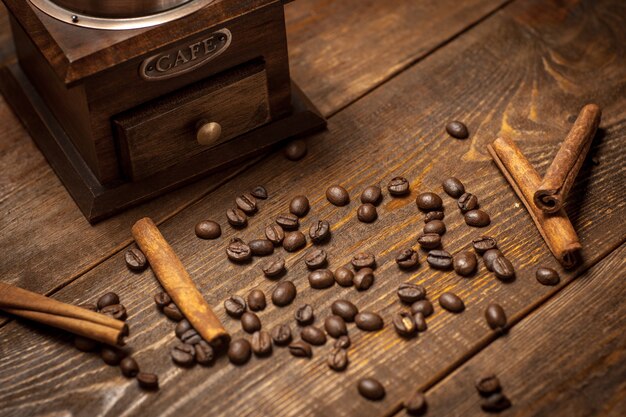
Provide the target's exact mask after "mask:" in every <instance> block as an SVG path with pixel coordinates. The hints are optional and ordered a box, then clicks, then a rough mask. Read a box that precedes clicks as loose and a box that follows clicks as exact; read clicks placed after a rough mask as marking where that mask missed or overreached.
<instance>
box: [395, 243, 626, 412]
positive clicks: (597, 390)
mask: <svg viewBox="0 0 626 417" xmlns="http://www.w3.org/2000/svg"><path fill="white" fill-rule="evenodd" d="M625 259H626V246H624V245H622V246H621V247H620V248H619V249H617V250H615V251H614V252H613V253H612V254H611V255H609V256H608V257H607V258H605V259H604V260H602V262H600V263H599V264H597V265H596V266H594V267H593V268H591V269H590V270H589V271H587V272H586V273H584V274H582V275H581V276H580V277H578V278H577V279H576V280H575V281H574V282H572V283H571V284H570V285H568V286H567V288H565V289H564V290H563V291H562V292H559V293H558V294H557V295H556V296H555V297H554V298H553V299H550V300H549V302H548V303H547V304H546V305H544V306H542V307H541V308H539V309H538V310H537V311H535V312H534V313H533V314H531V315H530V316H529V317H527V318H525V319H524V320H522V321H521V322H520V323H518V324H517V325H515V327H514V328H513V329H512V330H511V331H510V333H509V335H508V336H507V337H503V338H500V339H498V340H496V341H495V342H494V343H492V344H491V345H490V346H489V347H487V348H486V349H484V350H483V351H481V352H480V353H479V354H478V355H476V356H475V357H473V358H472V359H471V360H470V361H468V362H467V363H466V364H464V365H463V366H462V367H461V368H459V369H458V370H457V371H455V372H454V373H453V374H451V375H450V376H449V377H447V378H446V379H445V380H443V381H441V383H439V384H437V385H436V386H435V387H434V388H433V389H431V390H430V391H428V392H427V401H428V406H429V409H428V415H432V416H450V417H453V416H474V415H476V416H484V415H485V414H484V413H483V412H482V411H481V409H480V397H479V395H478V393H477V392H476V390H475V388H474V381H475V380H476V379H478V378H480V377H482V376H484V375H487V374H489V373H495V374H496V375H497V376H498V378H499V379H500V382H501V384H502V386H503V388H504V392H505V393H506V395H507V396H508V397H509V398H510V399H511V402H512V403H513V407H512V408H510V409H509V410H507V411H506V412H505V413H502V414H501V415H502V416H526V415H532V416H537V417H539V416H550V417H559V416H567V417H583V416H585V417H588V416H623V415H624V414H626V336H625V335H624V328H625V327H626V302H625V301H624V300H625V299H626V286H624V285H619V284H618V285H616V282H615V280H611V279H607V278H608V277H611V276H615V274H616V273H618V272H619V271H621V273H622V274H623V272H624V269H625V268H626V264H625ZM529 341H531V343H529ZM547 376H549V377H547ZM546 379H547V381H546ZM401 415H404V414H401Z"/></svg>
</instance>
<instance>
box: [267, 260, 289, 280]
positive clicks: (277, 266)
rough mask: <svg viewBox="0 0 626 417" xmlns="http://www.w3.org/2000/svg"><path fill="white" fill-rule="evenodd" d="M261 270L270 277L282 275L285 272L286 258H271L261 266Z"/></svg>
mask: <svg viewBox="0 0 626 417" xmlns="http://www.w3.org/2000/svg"><path fill="white" fill-rule="evenodd" d="M261 270H262V271H263V274H265V276H266V277H268V278H274V277H277V276H279V275H282V274H283V273H284V272H285V259H284V258H283V257H282V256H277V257H275V258H273V259H270V260H269V261H267V262H265V263H264V264H263V265H262V266H261Z"/></svg>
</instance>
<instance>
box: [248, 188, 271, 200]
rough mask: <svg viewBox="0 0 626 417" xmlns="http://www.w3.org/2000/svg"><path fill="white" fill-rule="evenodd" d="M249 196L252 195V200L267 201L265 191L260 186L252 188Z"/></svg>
mask: <svg viewBox="0 0 626 417" xmlns="http://www.w3.org/2000/svg"><path fill="white" fill-rule="evenodd" d="M250 194H252V196H253V197H254V198H259V199H261V200H266V199H267V190H266V189H265V187H263V186H262V185H257V186H256V187H254V188H253V189H252V191H250Z"/></svg>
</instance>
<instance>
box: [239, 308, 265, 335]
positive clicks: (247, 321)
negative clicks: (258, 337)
mask: <svg viewBox="0 0 626 417" xmlns="http://www.w3.org/2000/svg"><path fill="white" fill-rule="evenodd" d="M241 328H242V329H243V330H244V331H245V332H246V333H251V334H252V333H254V332H256V331H258V330H261V320H260V319H259V316H257V315H256V314H255V313H252V312H250V311H246V312H244V313H243V314H242V315H241Z"/></svg>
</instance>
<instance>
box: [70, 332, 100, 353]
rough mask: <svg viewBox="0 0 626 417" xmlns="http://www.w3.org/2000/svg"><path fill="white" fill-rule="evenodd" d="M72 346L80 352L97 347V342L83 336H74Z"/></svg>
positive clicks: (89, 350)
mask: <svg viewBox="0 0 626 417" xmlns="http://www.w3.org/2000/svg"><path fill="white" fill-rule="evenodd" d="M74 347H75V348H76V349H78V350H80V351H81V352H91V351H93V350H95V349H96V348H97V347H98V342H96V341H95V340H92V339H88V338H86V337H83V336H75V337H74Z"/></svg>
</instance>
